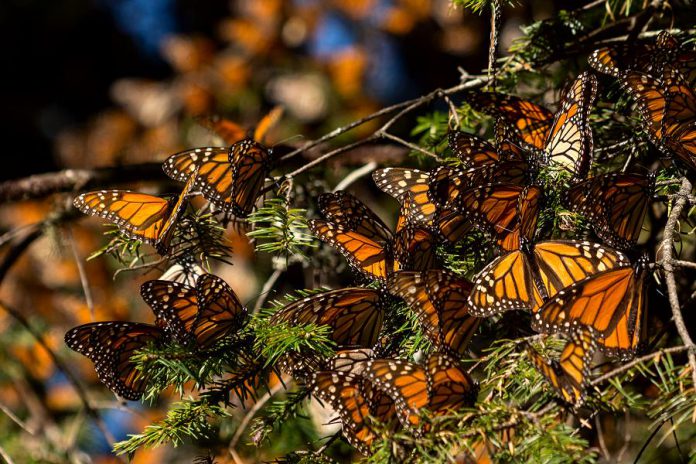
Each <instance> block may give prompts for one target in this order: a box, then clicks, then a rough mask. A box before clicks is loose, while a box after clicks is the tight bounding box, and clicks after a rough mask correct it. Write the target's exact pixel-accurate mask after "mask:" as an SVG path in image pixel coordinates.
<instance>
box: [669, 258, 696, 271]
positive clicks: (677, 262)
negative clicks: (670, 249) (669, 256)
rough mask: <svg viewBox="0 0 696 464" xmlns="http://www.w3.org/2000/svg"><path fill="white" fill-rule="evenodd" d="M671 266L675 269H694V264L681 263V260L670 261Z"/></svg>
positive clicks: (695, 265) (695, 264) (689, 262)
mask: <svg viewBox="0 0 696 464" xmlns="http://www.w3.org/2000/svg"><path fill="white" fill-rule="evenodd" d="M672 264H673V265H674V266H677V267H688V268H691V269H696V263H692V262H691V261H682V260H681V259H675V260H672Z"/></svg>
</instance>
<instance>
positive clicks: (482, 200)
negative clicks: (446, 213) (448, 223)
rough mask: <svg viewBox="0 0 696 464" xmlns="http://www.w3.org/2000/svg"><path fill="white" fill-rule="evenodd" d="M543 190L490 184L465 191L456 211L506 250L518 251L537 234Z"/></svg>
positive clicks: (533, 187) (535, 187)
mask: <svg viewBox="0 0 696 464" xmlns="http://www.w3.org/2000/svg"><path fill="white" fill-rule="evenodd" d="M541 197H542V190H541V188H539V187H537V186H534V185H532V186H526V187H521V186H518V185H513V184H487V185H483V186H481V187H476V188H473V189H469V190H466V191H464V192H463V193H462V194H461V195H460V196H459V197H458V198H457V204H456V207H454V209H456V210H457V211H461V212H462V213H463V214H464V216H465V217H466V218H467V219H468V220H470V221H471V222H472V223H473V224H475V225H476V226H478V227H479V228H480V229H482V230H483V231H484V232H486V233H488V234H489V235H490V236H492V237H494V238H495V240H496V243H497V244H498V246H500V247H501V248H502V249H503V250H516V249H518V248H519V247H520V240H526V241H530V240H531V239H532V238H534V237H533V235H534V233H535V232H536V223H537V217H538V215H539V201H540V200H541Z"/></svg>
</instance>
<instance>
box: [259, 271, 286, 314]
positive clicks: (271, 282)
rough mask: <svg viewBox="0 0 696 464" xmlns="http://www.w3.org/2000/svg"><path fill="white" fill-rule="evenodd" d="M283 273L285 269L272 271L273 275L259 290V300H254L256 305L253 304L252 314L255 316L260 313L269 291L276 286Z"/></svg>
mask: <svg viewBox="0 0 696 464" xmlns="http://www.w3.org/2000/svg"><path fill="white" fill-rule="evenodd" d="M283 272H285V269H276V270H275V271H273V274H271V275H270V277H269V278H268V280H266V283H264V284H263V288H261V294H260V295H259V298H258V299H257V300H256V304H254V309H253V310H252V312H251V313H252V314H256V313H258V312H259V311H261V308H263V305H264V304H265V303H266V300H268V296H269V295H270V294H271V290H272V289H273V286H274V285H275V284H276V282H277V281H278V278H280V276H281V275H282V274H283Z"/></svg>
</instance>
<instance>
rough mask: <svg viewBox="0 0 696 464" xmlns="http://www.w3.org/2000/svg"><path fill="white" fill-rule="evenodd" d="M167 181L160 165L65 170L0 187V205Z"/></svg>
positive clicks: (9, 182)
mask: <svg viewBox="0 0 696 464" xmlns="http://www.w3.org/2000/svg"><path fill="white" fill-rule="evenodd" d="M167 179H169V178H168V177H167V176H166V175H165V174H164V171H162V163H142V164H131V165H124V166H116V167H108V168H95V169H66V170H64V171H58V172H50V173H46V174H37V175H34V176H29V177H26V178H24V179H17V180H10V181H7V182H3V183H2V184H0V204H2V203H9V202H12V201H22V200H32V199H36V198H43V197H46V196H48V195H51V194H54V193H60V192H73V191H78V190H85V189H89V188H104V187H106V186H110V185H114V184H125V183H129V182H138V181H161V180H167Z"/></svg>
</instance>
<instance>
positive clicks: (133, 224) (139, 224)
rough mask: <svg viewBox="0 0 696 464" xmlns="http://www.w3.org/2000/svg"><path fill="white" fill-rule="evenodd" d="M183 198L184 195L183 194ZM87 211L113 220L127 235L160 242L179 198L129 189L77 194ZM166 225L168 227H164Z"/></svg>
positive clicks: (76, 204)
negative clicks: (162, 196)
mask: <svg viewBox="0 0 696 464" xmlns="http://www.w3.org/2000/svg"><path fill="white" fill-rule="evenodd" d="M180 200H181V201H183V200H182V197H180ZM73 203H74V204H75V207H77V208H78V209H79V210H80V211H82V212H83V213H85V214H89V215H91V216H99V217H101V218H103V219H106V220H107V221H109V222H112V223H114V224H115V225H116V226H118V228H119V229H120V230H121V231H122V232H123V233H124V234H126V235H127V236H129V237H131V238H135V239H137V240H141V241H143V242H145V243H149V244H151V245H155V246H157V245H158V244H159V243H160V240H161V238H162V237H163V236H165V235H166V234H167V233H168V230H169V228H171V221H168V220H169V219H170V216H171V214H172V212H173V211H175V209H174V207H175V204H176V202H174V201H171V200H167V199H166V198H160V197H156V196H152V195H147V194H144V193H138V192H131V191H128V190H100V191H96V192H88V193H83V194H82V195H80V196H78V197H77V198H75V200H74V202H73ZM165 225H167V229H165Z"/></svg>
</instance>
